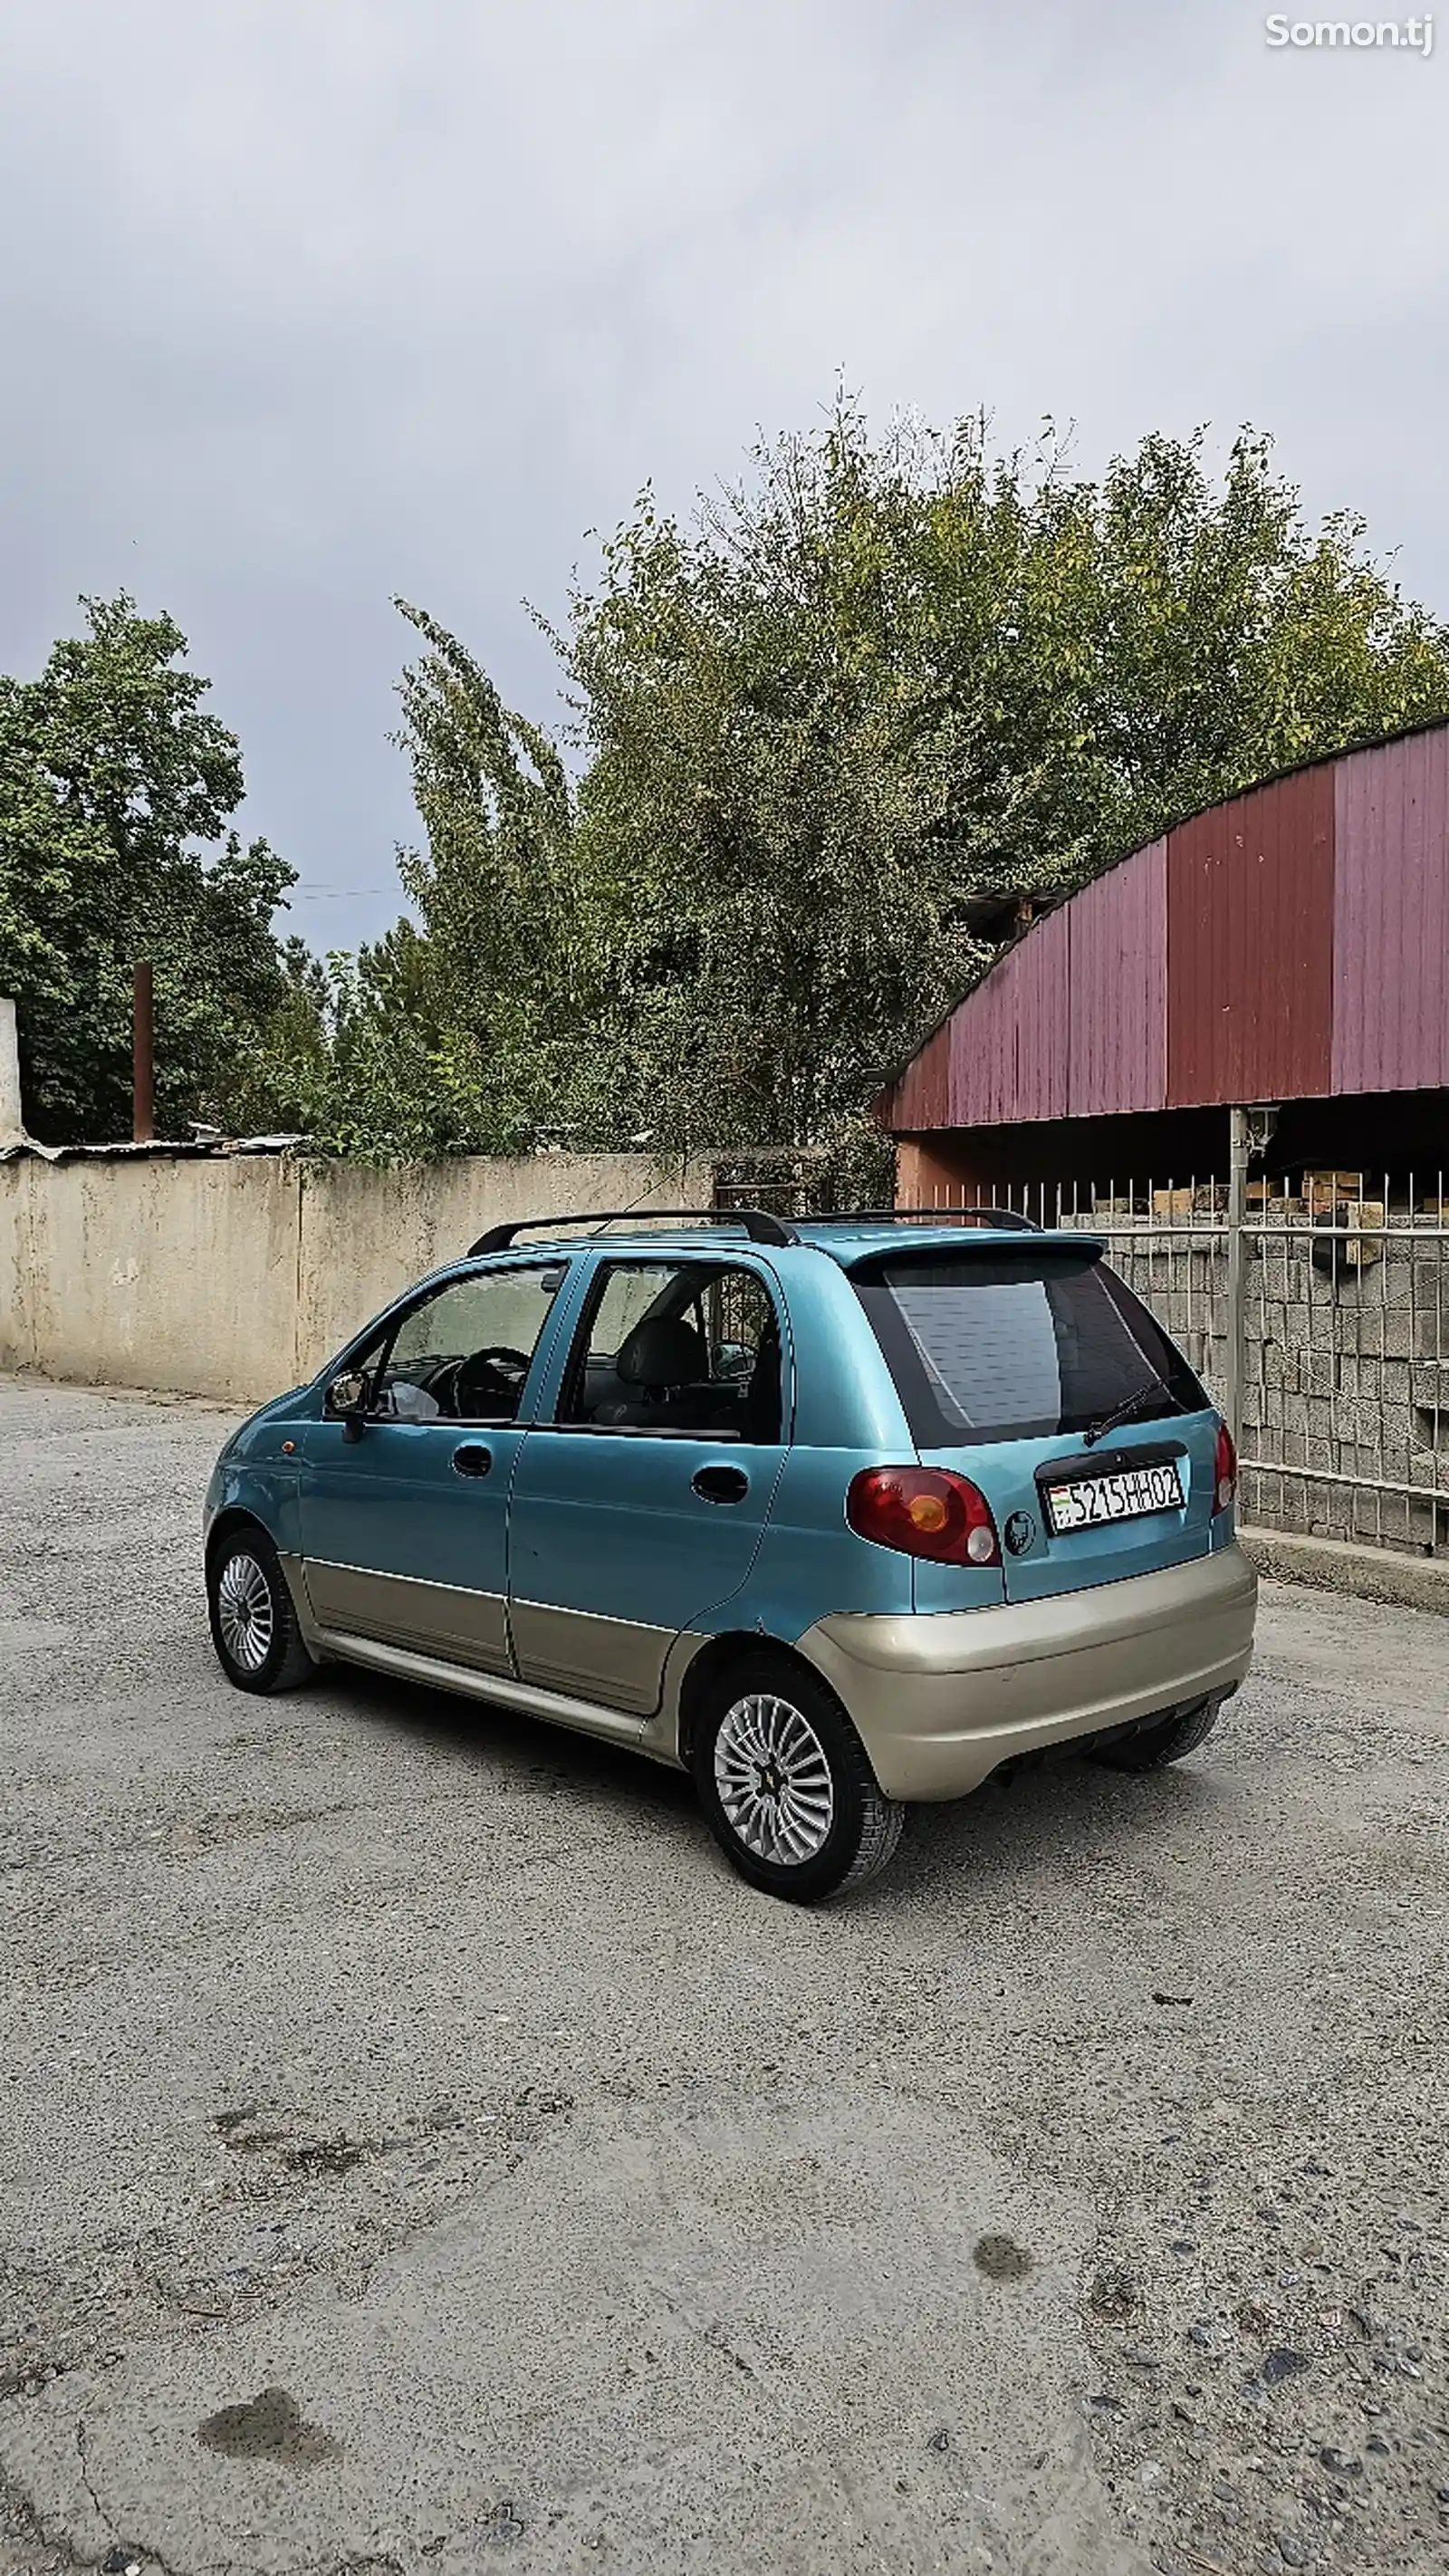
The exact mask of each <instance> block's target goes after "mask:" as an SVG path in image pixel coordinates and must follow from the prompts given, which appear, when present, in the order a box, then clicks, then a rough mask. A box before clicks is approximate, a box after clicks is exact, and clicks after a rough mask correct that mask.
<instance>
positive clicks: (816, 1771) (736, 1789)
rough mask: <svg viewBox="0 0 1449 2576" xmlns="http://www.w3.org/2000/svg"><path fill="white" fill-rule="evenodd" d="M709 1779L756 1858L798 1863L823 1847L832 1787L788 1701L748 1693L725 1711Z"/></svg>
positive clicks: (819, 1750)
mask: <svg viewBox="0 0 1449 2576" xmlns="http://www.w3.org/2000/svg"><path fill="white" fill-rule="evenodd" d="M714 1781H715V1789H716V1791H717V1793H718V1797H719V1802H720V1805H721V1807H722V1808H723V1810H724V1814H725V1819H726V1821H727V1823H728V1824H729V1826H730V1829H731V1831H732V1832H733V1833H735V1834H736V1835H737V1836H738V1837H739V1840H740V1841H741V1842H742V1843H743V1844H744V1846H745V1849H746V1850H747V1851H750V1852H753V1853H754V1855H755V1857H756V1859H758V1860H766V1861H774V1862H777V1863H780V1862H783V1863H784V1864H786V1865H787V1866H789V1865H791V1864H794V1865H796V1866H798V1865H799V1864H800V1863H801V1862H802V1861H807V1860H813V1859H814V1858H815V1855H816V1853H817V1852H820V1851H822V1850H823V1849H824V1847H825V1844H826V1843H827V1841H828V1840H829V1837H830V1829H831V1826H832V1825H833V1824H834V1822H835V1784H834V1781H833V1779H832V1777H831V1771H830V1763H829V1760H828V1758H827V1756H826V1752H825V1747H824V1745H823V1744H822V1743H821V1741H820V1738H819V1736H818V1735H817V1734H816V1732H815V1729H814V1727H813V1726H812V1725H811V1724H810V1722H809V1719H808V1718H806V1717H804V1716H802V1714H801V1712H800V1710H799V1709H798V1708H795V1707H794V1706H793V1705H792V1704H791V1702H790V1701H789V1700H787V1699H778V1698H776V1697H775V1696H774V1695H773V1694H772V1693H770V1692H765V1691H754V1692H751V1693H750V1695H749V1696H748V1698H745V1699H737V1700H736V1701H735V1702H734V1704H733V1706H732V1707H730V1708H728V1709H726V1711H725V1714H724V1717H723V1719H722V1720H721V1723H720V1728H719V1732H718V1734H717V1735H716V1737H715V1745H714Z"/></svg>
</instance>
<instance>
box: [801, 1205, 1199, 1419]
mask: <svg viewBox="0 0 1449 2576" xmlns="http://www.w3.org/2000/svg"><path fill="white" fill-rule="evenodd" d="M851 1280H852V1285H853V1286H854V1288H855V1290H856V1293H857V1295H858V1296H859V1298H860V1302H861V1304H862V1305H863V1306H864V1308H865V1311H866V1313H867V1315H868V1316H869V1317H870V1320H871V1323H872V1324H873V1325H874V1327H875V1332H876V1337H877V1339H878V1340H879V1342H880V1345H881V1348H882V1350H883V1351H884V1353H885V1356H886V1359H887V1361H888V1362H889V1364H890V1370H891V1375H892V1376H893V1377H894V1379H895V1382H896V1386H897V1388H898V1389H899V1392H900V1395H901V1400H902V1402H903V1403H904V1405H905V1409H906V1418H907V1420H908V1421H909V1423H910V1426H911V1430H912V1433H913V1434H914V1436H915V1438H916V1440H917V1441H918V1442H919V1444H920V1446H921V1447H922V1448H923V1449H942V1448H958V1447H960V1446H961V1445H962V1444H963V1443H971V1442H979V1441H984V1440H1029V1439H1033V1438H1035V1439H1052V1438H1055V1437H1057V1436H1058V1435H1060V1436H1062V1437H1065V1436H1067V1435H1068V1434H1070V1433H1073V1432H1083V1431H1086V1430H1089V1429H1090V1428H1091V1426H1092V1425H1093V1424H1094V1423H1096V1422H1099V1421H1100V1420H1101V1419H1102V1417H1103V1415H1104V1414H1109V1413H1114V1412H1115V1411H1116V1410H1117V1407H1118V1406H1119V1405H1121V1404H1125V1403H1127V1402H1128V1401H1129V1399H1131V1398H1133V1397H1139V1398H1140V1399H1141V1402H1140V1403H1139V1404H1134V1405H1133V1408H1132V1419H1133V1421H1134V1422H1155V1421H1162V1420H1164V1419H1166V1418H1167V1417H1168V1416H1170V1415H1173V1414H1179V1413H1198V1412H1201V1411H1202V1410H1203V1409H1204V1407H1205V1406H1206V1404H1207V1401H1208V1399H1207V1397H1206V1395H1205V1394H1204V1393H1203V1390H1202V1386H1201V1384H1200V1383H1199V1381H1198V1379H1197V1378H1196V1377H1194V1375H1193V1373H1192V1370H1191V1369H1190V1368H1189V1367H1188V1365H1187V1362H1186V1360H1185V1359H1184V1358H1183V1356H1182V1353H1181V1352H1180V1351H1179V1350H1177V1349H1176V1348H1175V1347H1174V1345H1173V1344H1172V1343H1171V1342H1170V1341H1169V1340H1168V1337H1167V1335H1166V1333H1164V1331H1163V1330H1162V1327H1161V1325H1160V1324H1158V1323H1157V1322H1156V1321H1155V1320H1154V1318H1153V1317H1152V1316H1151V1315H1149V1313H1148V1311H1147V1309H1146V1307H1145V1306H1144V1305H1142V1304H1141V1302H1140V1301H1139V1299H1137V1298H1136V1297H1134V1296H1133V1294H1132V1291H1131V1289H1130V1288H1128V1287H1126V1286H1125V1285H1124V1283H1123V1282H1122V1280H1120V1279H1118V1278H1117V1277H1116V1276H1115V1274H1114V1273H1113V1272H1112V1271H1110V1270H1108V1269H1107V1267H1106V1266H1105V1264H1104V1263H1103V1262H1102V1261H1101V1260H1100V1259H1098V1258H1097V1257H1096V1256H1094V1255H1093V1254H1091V1253H1088V1252H1076V1251H1071V1250H1065V1251H1061V1252H1058V1251H1055V1250H1052V1249H1049V1248H1047V1247H1045V1246H1039V1247H1038V1248H1036V1249H1035V1250H1032V1251H1028V1250H1026V1249H1025V1248H1023V1249H1021V1250H1020V1251H1018V1250H1016V1249H1013V1250H1012V1251H1010V1252H995V1251H992V1252H987V1251H985V1250H982V1251H973V1252H946V1253H939V1252H935V1253H924V1252H922V1253H909V1252H903V1253H885V1254H882V1255H879V1256H878V1257H877V1258H876V1259H875V1260H873V1261H870V1262H867V1263H865V1264H863V1265H862V1267H861V1268H860V1269H859V1270H856V1271H853V1272H852V1273H851ZM1158 1381H1161V1383H1158Z"/></svg>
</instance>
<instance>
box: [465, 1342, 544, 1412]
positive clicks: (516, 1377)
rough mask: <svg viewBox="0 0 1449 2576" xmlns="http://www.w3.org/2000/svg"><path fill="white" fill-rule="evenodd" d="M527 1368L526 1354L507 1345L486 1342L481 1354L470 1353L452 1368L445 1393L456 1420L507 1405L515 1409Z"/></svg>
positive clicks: (528, 1366)
mask: <svg viewBox="0 0 1449 2576" xmlns="http://www.w3.org/2000/svg"><path fill="white" fill-rule="evenodd" d="M531 1365H532V1363H531V1361H530V1359H529V1356H528V1353H527V1351H516V1350H514V1349H513V1348H512V1347H511V1345H510V1344H509V1343H507V1342H489V1343H488V1344H487V1345H486V1346H485V1348H484V1349H482V1350H481V1351H470V1352H469V1354H468V1357H467V1358H466V1359H463V1360H459V1361H458V1363H457V1365H456V1367H455V1368H454V1370H453V1383H452V1387H451V1389H450V1390H449V1391H450V1393H451V1395H452V1398H453V1403H454V1405H455V1406H456V1408H457V1413H458V1419H459V1420H460V1421H466V1420H467V1418H468V1416H469V1415H470V1414H474V1413H496V1412H497V1411H499V1409H500V1407H501V1406H502V1405H503V1404H504V1403H508V1402H512V1403H513V1405H514V1406H515V1407H516V1405H517V1402H518V1398H519V1396H520V1394H521V1393H522V1391H523V1381H524V1379H525V1378H526V1377H527V1375H528V1372H529V1369H530V1367H531Z"/></svg>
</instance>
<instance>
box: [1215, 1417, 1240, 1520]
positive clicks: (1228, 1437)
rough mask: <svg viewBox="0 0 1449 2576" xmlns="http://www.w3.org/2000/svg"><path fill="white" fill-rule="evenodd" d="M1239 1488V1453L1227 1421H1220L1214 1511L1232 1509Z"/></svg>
mask: <svg viewBox="0 0 1449 2576" xmlns="http://www.w3.org/2000/svg"><path fill="white" fill-rule="evenodd" d="M1237 1490H1238V1453H1237V1451H1236V1449H1235V1448H1234V1447H1233V1435H1232V1433H1231V1431H1230V1430H1229V1429H1228V1426H1227V1424H1226V1423H1225V1422H1220V1423H1219V1424H1218V1456H1217V1465H1216V1466H1215V1467H1214V1469H1213V1510H1214V1512H1215V1513H1216V1512H1226V1511H1230V1510H1231V1509H1232V1505H1233V1501H1234V1499H1235V1497H1236V1494H1237Z"/></svg>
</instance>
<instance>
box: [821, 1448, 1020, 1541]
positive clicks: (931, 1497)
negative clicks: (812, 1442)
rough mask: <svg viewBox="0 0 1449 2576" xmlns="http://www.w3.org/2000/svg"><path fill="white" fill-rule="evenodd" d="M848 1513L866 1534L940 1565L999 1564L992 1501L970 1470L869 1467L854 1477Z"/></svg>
mask: <svg viewBox="0 0 1449 2576" xmlns="http://www.w3.org/2000/svg"><path fill="white" fill-rule="evenodd" d="M845 1517H846V1519H847V1520H848V1521H849V1523H850V1526H851V1528H852V1529H853V1530H854V1531H855V1532H856V1534H857V1536H858V1537H860V1538H868V1539H873V1540H874V1541H875V1544H876V1546H877V1547H894V1548H898V1549H899V1550H900V1552H901V1554H902V1555H903V1556H928V1557H931V1558H933V1559H934V1560H935V1562H936V1563H937V1564H938V1565H999V1564H1000V1563H1001V1541H1000V1539H999V1538H998V1536H997V1534H996V1522H995V1520H994V1518H993V1517H992V1511H991V1505H990V1504H989V1503H988V1501H987V1499H986V1496H985V1495H984V1494H983V1493H982V1491H981V1488H980V1486H979V1485H973V1484H972V1482H971V1479H970V1477H969V1476H957V1475H955V1474H953V1473H952V1471H951V1470H950V1469H949V1468H947V1467H865V1468H862V1470H861V1472H860V1474H859V1475H858V1476H856V1477H853V1478H852V1480H851V1486H850V1491H849V1493H848V1494H847V1496H846V1498H845Z"/></svg>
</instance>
